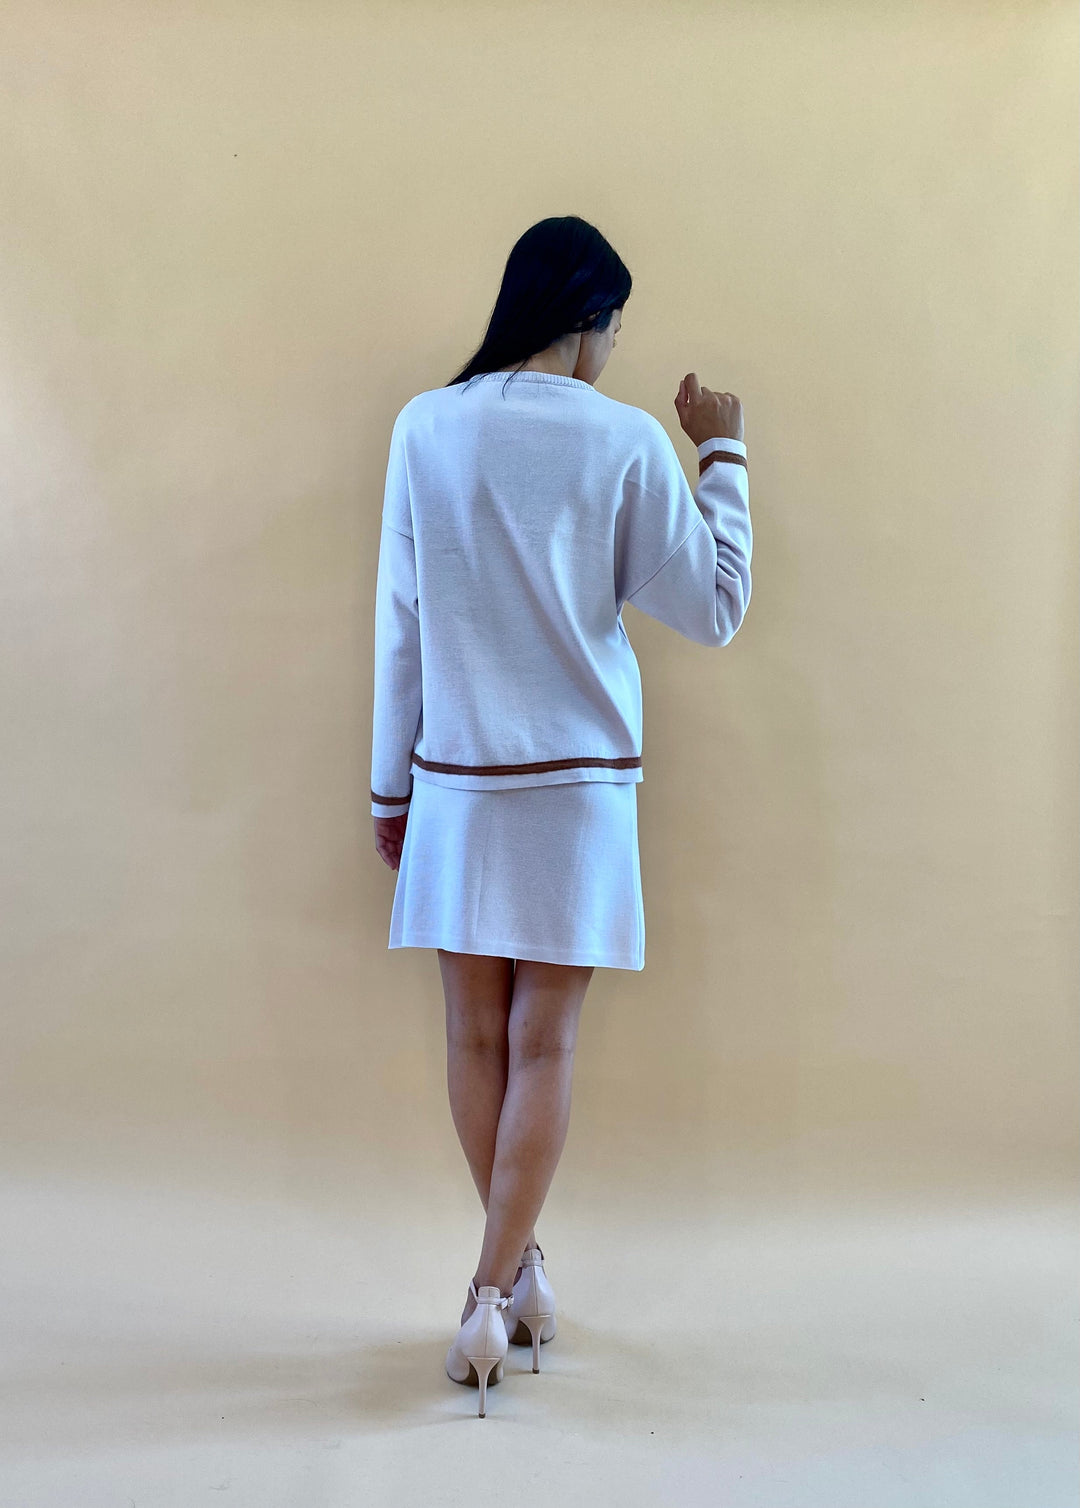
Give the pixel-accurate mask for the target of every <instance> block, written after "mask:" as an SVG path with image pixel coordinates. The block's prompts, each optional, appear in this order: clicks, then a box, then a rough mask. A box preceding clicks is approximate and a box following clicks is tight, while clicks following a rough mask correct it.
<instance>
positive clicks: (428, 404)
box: [371, 370, 753, 817]
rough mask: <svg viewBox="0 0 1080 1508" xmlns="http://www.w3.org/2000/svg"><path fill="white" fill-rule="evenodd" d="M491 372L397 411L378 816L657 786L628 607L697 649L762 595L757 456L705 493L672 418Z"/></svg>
mask: <svg viewBox="0 0 1080 1508" xmlns="http://www.w3.org/2000/svg"><path fill="white" fill-rule="evenodd" d="M508 375H509V374H508V373H506V372H492V373H485V374H484V375H483V376H481V377H479V378H475V379H472V381H471V382H469V383H458V384H455V385H454V386H452V387H439V388H433V389H431V390H430V391H428V392H423V393H418V394H417V396H416V397H415V398H412V399H411V400H410V401H409V402H408V403H406V405H405V407H404V408H403V409H402V410H401V412H400V413H399V414H398V416H397V418H396V420H395V421H394V428H393V432H392V434H391V437H390V457H389V463H388V466H387V473H386V491H385V497H384V502H383V510H382V534H381V539H380V544H379V564H378V574H377V581H376V588H375V694H374V716H373V723H372V746H371V810H372V813H373V814H374V815H376V816H383V817H390V816H396V815H398V814H399V813H401V812H407V811H408V809H409V800H410V797H411V795H412V783H413V779H414V778H415V779H417V780H430V781H433V782H435V783H436V784H437V785H450V786H460V787H464V788H466V789H469V790H504V789H506V788H507V787H509V786H521V785H551V784H555V783H562V782H564V781H571V780H617V781H639V780H641V779H642V778H643V769H642V703H641V676H640V672H639V670H638V663H637V658H636V656H635V654H634V651H633V648H632V647H631V644H630V640H629V639H628V638H627V636H626V631H625V629H624V628H623V625H622V618H621V612H622V606H623V603H624V602H632V603H633V604H634V606H635V607H636V608H639V609H640V610H641V611H642V612H643V613H648V614H649V616H650V617H653V618H657V619H659V620H660V622H662V623H665V624H667V625H668V626H669V627H671V628H673V629H675V630H676V631H677V632H678V633H680V634H683V635H684V636H685V637H686V638H688V639H692V640H694V641H695V642H696V643H698V644H705V645H710V646H716V647H720V646H722V645H725V644H728V643H730V641H731V639H732V638H733V637H734V635H735V634H736V632H737V631H738V629H739V626H740V624H741V623H742V621H743V618H744V616H745V614H746V609H747V606H748V605H749V602H750V556H751V550H752V545H753V537H752V532H751V527H750V506H749V486H748V476H747V463H746V445H745V444H744V443H743V442H742V441H741V440H726V439H724V440H721V439H714V440H707V441H705V442H704V444H702V445H699V446H698V455H699V456H700V457H705V456H707V455H708V456H711V457H712V460H711V462H710V464H709V465H708V466H706V468H705V471H704V472H703V474H702V475H701V477H700V479H699V481H698V484H697V490H696V493H692V492H691V490H690V487H689V485H688V484H687V481H686V476H685V474H684V472H683V469H682V463H681V462H680V460H679V457H678V455H677V453H676V451H675V447H674V445H673V444H672V443H671V440H670V438H669V436H668V433H667V430H666V429H665V428H664V426H663V425H662V424H661V423H660V421H659V420H658V419H656V418H654V417H653V416H652V414H650V413H647V412H646V411H645V410H644V409H640V408H635V407H634V405H633V404H629V403H620V402H619V401H617V400H616V399H614V398H609V397H607V396H606V395H605V394H603V393H599V392H597V390H596V389H595V388H594V387H593V386H592V384H591V383H588V382H582V381H580V380H579V379H578V378H576V377H561V376H558V375H556V374H555V373H551V372H534V371H531V370H530V371H523V372H519V373H517V374H516V375H515V376H514V378H513V381H511V382H510V383H509V385H508V386H506V388H505V393H504V384H505V383H506V382H507V378H508Z"/></svg>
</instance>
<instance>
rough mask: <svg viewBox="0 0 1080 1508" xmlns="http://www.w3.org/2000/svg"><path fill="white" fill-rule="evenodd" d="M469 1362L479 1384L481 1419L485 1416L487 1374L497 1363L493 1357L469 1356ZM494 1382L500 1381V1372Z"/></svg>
mask: <svg viewBox="0 0 1080 1508" xmlns="http://www.w3.org/2000/svg"><path fill="white" fill-rule="evenodd" d="M469 1360H470V1362H471V1363H472V1365H473V1367H474V1368H475V1369H476V1380H477V1382H478V1383H479V1384H480V1413H479V1417H480V1418H481V1419H483V1418H484V1417H485V1416H486V1414H487V1385H488V1373H489V1372H490V1371H491V1369H492V1367H497V1366H498V1365H499V1363H498V1361H497V1360H496V1358H495V1357H494V1356H470V1357H469ZM495 1381H496V1382H501V1381H502V1372H499V1373H498V1375H497V1376H496V1378H495ZM485 1438H486V1437H485Z"/></svg>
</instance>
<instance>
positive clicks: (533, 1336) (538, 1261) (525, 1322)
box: [506, 1246, 556, 1372]
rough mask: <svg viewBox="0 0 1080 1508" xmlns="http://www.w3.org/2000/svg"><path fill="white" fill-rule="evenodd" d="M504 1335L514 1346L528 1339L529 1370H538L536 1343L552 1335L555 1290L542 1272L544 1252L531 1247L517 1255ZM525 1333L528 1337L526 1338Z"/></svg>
mask: <svg viewBox="0 0 1080 1508" xmlns="http://www.w3.org/2000/svg"><path fill="white" fill-rule="evenodd" d="M506 1314H507V1319H506V1333H507V1337H508V1338H509V1339H510V1340H511V1341H513V1343H514V1345H516V1346H527V1345H528V1344H529V1341H531V1342H532V1369H533V1371H534V1372H539V1370H540V1343H541V1341H549V1340H554V1338H555V1328H556V1326H555V1293H554V1290H553V1289H552V1286H551V1284H550V1282H549V1281H548V1277H547V1273H546V1272H545V1271H544V1253H543V1252H542V1251H541V1250H540V1248H539V1246H532V1247H530V1248H529V1249H528V1251H523V1252H522V1254H521V1276H520V1278H518V1280H517V1282H516V1283H515V1284H514V1291H513V1293H512V1294H511V1295H510V1307H509V1309H508V1310H507V1311H506ZM526 1335H527V1336H528V1340H526V1338H525V1337H526Z"/></svg>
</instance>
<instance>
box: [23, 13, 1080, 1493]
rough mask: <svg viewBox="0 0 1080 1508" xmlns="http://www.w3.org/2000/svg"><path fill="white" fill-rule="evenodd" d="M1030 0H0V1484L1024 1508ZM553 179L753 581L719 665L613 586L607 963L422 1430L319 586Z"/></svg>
mask: <svg viewBox="0 0 1080 1508" xmlns="http://www.w3.org/2000/svg"><path fill="white" fill-rule="evenodd" d="M1077 31H1078V28H1077V18H1076V14H1075V7H1074V6H1072V5H1064V4H1050V3H1043V4H1034V5H1025V6H1022V7H1021V6H1013V5H1007V4H1004V3H1002V4H980V5H965V4H960V3H955V4H946V5H942V4H929V3H926V4H899V3H897V4H861V5H860V4H849V5H835V6H822V5H814V6H803V7H797V6H783V5H777V6H775V7H763V6H757V5H749V4H745V5H742V6H739V5H722V6H720V5H716V6H713V5H706V4H689V3H688V4H665V5H663V6H657V5H639V4H624V5H614V4H593V5H589V6H582V5H568V4H563V3H560V0H555V3H545V4H544V5H542V6H530V5H526V6H512V5H509V4H481V3H461V4H456V3H455V4H450V5H439V6H437V5H434V4H419V3H417V4H401V5H397V6H391V5H385V4H378V5H376V4H370V5H368V4H357V5H345V4H338V5H333V6H329V5H327V6H324V5H301V4H284V3H278V4H263V5H259V6H255V5H242V4H237V3H232V4H223V5H215V6H196V5H189V4H169V5H160V6H148V5H138V4H134V3H131V4H127V5H120V4H106V3H82V4H74V3H73V4H69V5H61V4H57V3H40V0H37V3H35V4H33V5H30V4H26V3H16V4H9V5H8V6H7V7H6V8H5V13H4V19H3V22H2V38H0V40H2V58H3V65H2V66H3V71H4V88H3V90H2V91H0V110H2V116H0V174H2V181H0V194H2V199H3V203H4V205H5V210H4V214H3V217H2V222H0V233H2V236H3V241H2V272H3V277H2V287H0V319H2V339H0V346H2V351H3V359H2V381H3V393H2V402H0V414H2V422H3V426H4V434H3V445H2V467H3V472H2V497H3V506H2V522H3V548H2V550H0V571H2V573H3V578H2V593H0V634H2V639H3V644H4V654H3V657H2V672H3V681H2V686H0V752H2V761H3V780H2V784H0V802H2V829H0V884H2V890H0V925H2V933H0V943H2V957H0V965H2V976H0V988H2V992H3V998H4V1002H5V1010H4V1018H5V1039H4V1049H5V1050H4V1053H3V1096H2V1102H0V1114H2V1129H3V1144H4V1165H3V1175H4V1191H5V1202H6V1204H7V1208H8V1213H9V1222H8V1229H9V1231H10V1232H11V1233H12V1234H11V1237H10V1239H8V1240H6V1241H5V1245H4V1256H3V1265H4V1285H3V1286H4V1292H5V1293H6V1295H7V1300H6V1302H7V1304H8V1313H7V1323H8V1332H7V1333H8V1334H9V1336H10V1337H13V1341H12V1344H11V1346H10V1347H9V1348H8V1351H7V1356H8V1359H7V1362H6V1363H5V1365H6V1366H7V1368H8V1371H7V1373H6V1380H5V1385H4V1391H3V1397H4V1401H5V1403H6V1405H7V1412H6V1414H5V1418H4V1424H3V1433H2V1439H0V1443H2V1447H3V1463H4V1470H5V1478H4V1480H5V1481H6V1484H7V1486H6V1489H5V1491H6V1493H7V1496H4V1495H3V1493H0V1500H2V1501H3V1503H4V1504H5V1505H7V1504H8V1503H11V1504H18V1505H19V1508H26V1505H36V1504H39V1503H40V1504H45V1503H49V1504H53V1503H56V1504H61V1503H63V1504H65V1505H66V1504H70V1503H73V1502H75V1501H76V1498H74V1497H72V1495H71V1493H72V1491H73V1484H74V1483H76V1482H77V1483H78V1484H79V1487H78V1491H79V1494H80V1496H79V1497H78V1499H77V1501H78V1502H79V1505H80V1508H94V1505H96V1504H97V1503H99V1502H100V1503H103V1504H104V1503H106V1502H107V1503H110V1504H111V1503H114V1502H126V1501H127V1500H128V1498H131V1499H133V1500H134V1501H136V1502H138V1504H139V1508H144V1505H145V1504H149V1503H154V1504H166V1503H168V1504H173V1503H177V1504H181V1503H183V1504H190V1503H194V1502H196V1501H201V1500H202V1496H203V1494H204V1493H207V1492H209V1491H210V1490H212V1489H216V1490H219V1491H221V1493H222V1498H223V1499H224V1500H227V1501H230V1502H233V1503H240V1502H243V1503H248V1502H250V1503H252V1504H259V1505H260V1508H267V1505H269V1504H277V1503H282V1504H292V1503H295V1504H298V1505H299V1504H304V1505H308V1504H315V1503H319V1504H337V1503H352V1502H357V1503H360V1502H363V1503H373V1502H385V1501H391V1500H393V1501H405V1502H438V1503H441V1502H447V1503H449V1502H454V1503H456V1502H459V1501H460V1502H465V1501H470V1502H474V1503H480V1502H484V1503H486V1502H488V1501H497V1500H498V1501H501V1500H503V1498H504V1496H505V1492H506V1490H507V1488H508V1484H511V1483H513V1482H514V1481H515V1480H516V1481H517V1483H518V1484H519V1485H520V1487H521V1491H522V1501H525V1500H526V1494H527V1500H528V1501H530V1502H532V1503H534V1504H536V1503H545V1502H548V1501H552V1502H554V1501H558V1502H560V1503H562V1504H572V1503H577V1502H582V1503H584V1502H592V1501H599V1502H608V1501H610V1502H615V1501H619V1502H622V1503H625V1502H635V1503H636V1502H641V1503H655V1504H664V1505H666V1504H668V1503H674V1502H679V1503H682V1504H686V1503H695V1504H696V1503H703V1504H704V1503H710V1504H711V1503H717V1502H720V1501H723V1502H724V1503H725V1504H730V1505H743V1504H758V1503H761V1504H763V1505H768V1508H800V1505H802V1504H804V1503H805V1504H809V1503H817V1502H821V1503H827V1504H828V1505H829V1508H844V1505H847V1504H849V1503H850V1504H852V1505H853V1508H854V1505H856V1504H858V1505H859V1508H865V1505H866V1504H867V1503H868V1502H870V1501H873V1503H874V1504H875V1508H890V1505H892V1504H897V1505H903V1508H912V1505H916V1504H919V1505H922V1504H926V1505H930V1504H933V1505H938V1504H945V1503H948V1504H949V1508H956V1505H960V1504H967V1503H969V1502H970V1503H972V1504H978V1505H979V1508H995V1505H998V1504H1001V1505H1009V1508H1020V1505H1024V1508H1027V1505H1029V1504H1032V1503H1035V1502H1038V1503H1039V1504H1040V1505H1041V1508H1057V1505H1059V1504H1064V1503H1072V1502H1073V1501H1074V1494H1075V1476H1074V1465H1073V1450H1072V1446H1071V1436H1072V1431H1073V1412H1072V1403H1073V1397H1074V1383H1073V1377H1072V1366H1071V1360H1072V1358H1071V1356H1069V1355H1068V1353H1067V1351H1066V1350H1065V1349H1064V1347H1065V1341H1064V1339H1063V1338H1062V1337H1064V1336H1066V1335H1070V1336H1071V1334H1072V1333H1073V1332H1072V1323H1073V1320H1074V1313H1075V1305H1074V1292H1073V1279H1072V1276H1071V1265H1070V1263H1071V1259H1072V1258H1073V1257H1074V1256H1075V1203H1074V1193H1075V1180H1076V1172H1077V1158H1076V1151H1077V1145H1076V1143H1077V1137H1076V1093H1075V1091H1076V1047H1077V1032H1076V1025H1077V1020H1076V1009H1075V1006H1076V986H1077V927H1076V923H1077V892H1078V874H1077V869H1078V865H1077V856H1078V845H1077V816H1078V813H1077V794H1078V791H1077V753H1078V740H1077V677H1076V666H1077V591H1076V557H1077V491H1078V489H1077V415H1078V406H1077V398H1078V388H1080V384H1078V380H1077V379H1078V363H1077V330H1076V313H1077V236H1076V208H1077V192H1076V186H1077V174H1076V156H1077V154H1076V145H1075V118H1076V96H1077V88H1076V56H1077V51H1076V49H1077ZM566 213H575V214H580V215H582V216H584V217H585V218H586V219H588V220H591V221H593V222H594V223H595V224H597V225H598V226H599V228H600V229H601V230H602V231H603V232H604V234H605V235H606V236H608V238H609V239H610V240H611V241H612V243H613V245H614V246H615V248H616V250H617V251H618V252H619V254H620V255H621V256H622V257H623V259H624V260H625V261H626V262H627V264H628V266H629V267H630V270H631V272H632V274H633V277H634V292H633V295H632V297H631V299H630V300H629V302H628V304H627V306H626V310H625V315H624V328H623V334H622V336H621V338H620V341H619V347H618V349H617V351H616V353H615V355H614V357H613V358H612V360H611V361H610V362H609V364H608V366H607V368H606V369H605V371H604V373H603V374H602V376H601V378H600V381H599V384H598V385H599V387H600V388H601V389H602V390H603V391H604V392H606V393H609V394H611V395H612V396H613V397H615V398H618V399H621V400H623V401H625V402H629V403H633V404H637V405H639V406H641V407H643V408H646V409H648V410H649V411H650V412H652V413H654V414H656V415H658V416H659V417H660V418H661V419H662V420H663V422H664V423H665V424H666V425H667V427H668V429H669V432H670V433H671V434H672V437H673V439H674V440H675V443H676V445H677V447H678V448H679V451H680V454H681V455H682V457H683V460H684V463H685V465H686V469H687V475H688V478H690V479H692V480H695V479H696V465H695V464H694V453H693V447H692V446H691V445H690V444H689V442H688V441H686V440H685V438H684V437H683V436H682V434H681V432H680V430H679V426H678V421H677V418H676V415H675V411H674V407H673V398H674V395H675V392H676V390H677V387H678V383H679V379H680V377H681V376H682V375H683V374H684V373H685V372H686V371H687V370H695V371H697V372H698V374H699V376H700V377H701V379H702V381H704V382H705V383H706V384H708V385H710V386H713V387H716V388H721V389H728V390H731V391H734V392H737V393H738V394H739V396H740V397H741V399H742V401H743V404H744V408H745V415H746V434H745V438H746V441H747V446H748V451H749V460H750V473H749V474H750V489H751V494H750V495H751V510H752V516H753V520H754V534H755V552H754V565H753V569H754V593H753V600H752V603H751V606H750V609H749V613H748V616H747V619H746V622H745V624H744V626H743V628H742V629H741V631H740V633H739V634H738V636H737V638H736V639H735V641H734V642H733V644H732V645H731V646H730V647H729V648H728V649H727V650H726V651H722V652H713V653H710V652H709V651H707V650H705V649H703V648H701V647H699V646H696V645H694V644H691V643H689V642H688V641H684V640H681V639H679V638H678V637H677V636H676V635H674V634H672V633H671V632H670V631H668V630H666V629H664V628H663V627H662V626H661V625H659V624H656V623H653V622H652V621H651V620H648V619H646V618H644V617H642V616H640V615H639V614H637V613H636V612H635V611H633V610H630V611H628V612H627V615H626V623H627V628H628V631H629V633H630V636H631V638H632V640H633V643H634V647H635V649H636V651H637V654H638V657H639V660H640V662H641V666H642V674H643V680H644V684H645V743H644V769H645V778H644V782H643V784H642V785H641V786H640V787H639V791H638V799H639V811H640V821H641V856H642V872H643V884H644V892H645V908H646V928H647V948H646V966H645V970H644V972H643V973H641V974H634V973H631V972H624V971H617V970H597V971H596V974H595V976H594V980H593V983H592V986H591V988H590V991H589V994H588V996H587V999H586V1003H585V1008H584V1011H583V1016H582V1023H581V1032H580V1038H579V1051H578V1056H577V1067H576V1078H575V1090H574V1107H573V1112H572V1117H571V1126H570V1133H569V1138H568V1141H567V1147H566V1151H565V1154H564V1157H563V1162H562V1164H561V1166H560V1169H559V1172H558V1174H557V1175H556V1181H555V1183H554V1185H553V1187H552V1192H551V1194H550V1196H549V1200H548V1205H547V1207H546V1208H545V1211H544V1212H543V1215H542V1216H541V1219H540V1221H539V1222H538V1224H537V1230H538V1234H539V1239H540V1241H541V1244H542V1245H544V1246H546V1247H547V1248H549V1263H548V1270H549V1273H550V1275H551V1278H552V1281H553V1282H554V1284H555V1286H556V1290H557V1292H558V1294H559V1298H560V1303H561V1304H562V1305H564V1308H565V1314H566V1319H565V1325H564V1328H563V1329H562V1331H561V1332H560V1335H561V1338H560V1340H557V1341H556V1342H555V1343H554V1344H553V1345H552V1346H551V1347H545V1352H544V1356H545V1360H544V1372H545V1373H546V1374H548V1375H544V1374H542V1375H541V1376H540V1377H539V1378H537V1377H533V1376H532V1375H531V1374H526V1375H522V1376H517V1375H516V1374H515V1375H513V1376H508V1377H507V1379H506V1380H505V1382H504V1384H503V1385H502V1386H500V1388H498V1389H497V1390H493V1393H492V1396H491V1399H490V1402H489V1412H488V1419H487V1421H486V1422H485V1424H484V1425H482V1426H481V1425H474V1424H472V1423H471V1419H472V1418H473V1417H475V1393H473V1394H471V1395H469V1394H467V1393H466V1390H464V1389H458V1388H454V1387H453V1385H452V1384H451V1383H450V1382H448V1380H447V1379H446V1377H445V1375H443V1372H442V1359H443V1355H444V1352H445V1347H446V1345H447V1344H448V1343H449V1341H450V1339H451V1338H452V1336H453V1333H454V1331H455V1328H456V1324H457V1319H458V1315H459V1311H460V1306H461V1303H462V1301H463V1299H464V1291H465V1287H466V1285H467V1282H468V1277H469V1274H470V1273H471V1272H472V1271H473V1267H474V1265H475V1260H476V1256H477V1253H478V1251H479V1242H480V1233H481V1221H482V1211H481V1209H480V1205H479V1202H478V1200H477V1199H476V1195H475V1191H474V1189H473V1186H472V1183H471V1180H470V1178H469V1175H468V1171H467V1168H466V1165H465V1162H464V1158H463V1156H462V1154H461V1152H460V1149H459V1147H458V1145H457V1142H456V1138H455V1136H454V1132H453V1128H452V1124H451V1121H450V1117H449V1110H448V1107H447V1104H446V1092H445V1082H444V1073H445V1059H444V1042H443V1018H442V994H441V986H440V981H439V976H438V968H437V962H436V957H435V954H434V953H432V952H428V951H422V950H407V951H401V952H390V951H388V950H387V947H386V942H387V932H388V926H389V914H390V905H391V898H392V891H393V885H394V876H393V874H392V873H391V872H390V871H389V870H388V869H387V868H386V867H385V866H384V865H383V864H382V862H381V861H380V860H379V858H378V857H377V855H376V854H375V851H374V847H373V824H372V819H371V817H370V816H369V814H368V780H369V755H370V732H371V722H370V718H371V696H372V683H371V676H372V630H373V612H374V587H375V572H376V552H377V545H378V535H379V527H378V526H379V515H380V509H381V503H382V487H383V479H384V474H385V465H386V457H387V446H388V440H389V433H390V427H391V424H392V422H393V419H394V416H395V415H396V413H397V412H398V410H399V409H400V408H401V406H402V405H403V404H404V403H405V402H406V401H407V400H408V399H409V398H410V397H411V396H413V394H415V393H416V392H419V391H421V390H423V389H426V388H431V387H435V386H438V385H440V384H442V383H445V382H446V381H447V380H448V379H449V378H450V377H451V376H452V375H453V374H454V372H455V371H457V370H458V369H459V368H460V366H461V365H462V364H463V363H464V361H465V359H466V358H467V357H468V356H469V355H470V354H471V353H472V351H473V350H474V349H475V347H476V345H477V343H478V342H479V340H480V338H481V336H482V333H483V329H484V326H485V324H486V321H487V317H488V314H489V312H490V309H491V305H492V303H493V301H494V298H495V295H496V292H497V289H498V285H499V279H500V277H501V274H502V269H503V265H504V263H505V259H506V256H507V254H508V252H509V249H510V247H511V246H512V244H513V242H514V241H515V240H516V238H517V237H518V236H519V235H520V234H521V232H522V231H523V230H524V229H525V228H526V227H527V226H528V225H530V224H532V223H533V222H534V221H535V220H537V219H540V218H542V217H544V216H546V215H551V214H566ZM466 1421H469V1426H470V1427H469V1429H468V1430H467V1431H466V1434H465V1435H462V1434H460V1433H459V1432H457V1431H453V1430H447V1429H441V1428H436V1429H434V1430H432V1429H430V1428H428V1427H427V1426H429V1425H430V1424H431V1423H433V1422H434V1423H436V1424H441V1425H449V1424H456V1423H463V1424H464V1423H465V1422H466ZM511 1426H512V1427H511ZM477 1430H479V1436H480V1437H483V1439H482V1442H481V1441H480V1438H479V1437H478V1435H477V1433H476V1431H477ZM478 1451H479V1454H477V1452H478ZM556 1457H557V1460H556ZM515 1474H516V1475H515ZM466 1478H467V1479H468V1481H469V1482H470V1483H472V1484H473V1488H474V1490H475V1496H474V1497H471V1498H469V1497H466V1496H464V1495H459V1494H463V1493H464V1487H463V1485H462V1483H463V1482H464V1481H465V1479H466ZM223 1484H224V1485H223ZM433 1484H434V1485H433Z"/></svg>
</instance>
